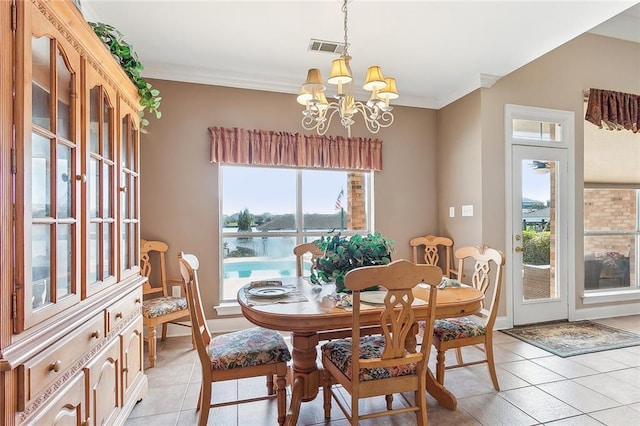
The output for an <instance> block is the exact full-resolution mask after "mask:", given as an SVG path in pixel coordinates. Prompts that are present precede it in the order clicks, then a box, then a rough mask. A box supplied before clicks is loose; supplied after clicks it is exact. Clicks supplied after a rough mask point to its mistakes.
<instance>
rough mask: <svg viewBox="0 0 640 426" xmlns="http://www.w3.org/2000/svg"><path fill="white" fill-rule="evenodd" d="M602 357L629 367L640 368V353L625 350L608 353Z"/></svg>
mask: <svg viewBox="0 0 640 426" xmlns="http://www.w3.org/2000/svg"><path fill="white" fill-rule="evenodd" d="M602 355H603V356H605V357H607V358H609V359H611V360H613V361H616V362H619V363H621V364H625V365H627V366H629V367H640V352H633V351H630V350H627V349H626V348H623V349H614V350H612V351H607V352H604V353H603V354H602Z"/></svg>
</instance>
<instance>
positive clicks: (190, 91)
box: [140, 80, 438, 318]
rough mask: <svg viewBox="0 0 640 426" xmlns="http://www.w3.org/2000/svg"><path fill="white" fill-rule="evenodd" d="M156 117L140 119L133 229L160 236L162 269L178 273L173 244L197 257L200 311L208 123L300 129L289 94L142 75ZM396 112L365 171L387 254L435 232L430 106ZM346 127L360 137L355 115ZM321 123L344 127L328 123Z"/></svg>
mask: <svg viewBox="0 0 640 426" xmlns="http://www.w3.org/2000/svg"><path fill="white" fill-rule="evenodd" d="M150 82H151V83H152V84H153V86H154V87H156V88H157V89H159V90H160V93H161V96H162V108H161V110H162V113H163V115H162V118H161V119H160V120H156V119H155V118H150V119H149V120H150V124H149V126H148V133H147V134H145V135H143V136H142V142H141V145H142V146H141V167H140V168H141V178H140V181H141V184H140V186H141V210H142V213H141V220H142V238H146V239H161V240H164V241H166V242H167V243H168V244H169V254H168V271H169V276H170V277H177V276H178V268H177V260H176V255H177V253H178V252H179V251H180V250H183V251H186V252H193V253H194V254H196V255H197V256H198V257H199V258H200V271H199V279H200V283H201V287H202V293H203V295H202V296H203V304H204V306H205V308H206V313H207V316H208V317H211V318H212V317H214V311H213V309H212V308H211V307H212V306H213V305H215V304H217V303H218V277H219V256H220V253H219V242H218V237H219V235H218V226H219V225H218V224H219V214H218V201H219V199H218V197H219V193H218V167H217V165H215V164H211V163H210V162H209V133H208V131H207V129H208V128H209V127H210V126H223V127H234V126H235V127H242V128H247V129H265V130H281V131H289V132H303V129H302V128H301V125H300V121H299V120H300V118H301V109H300V105H298V104H297V103H296V101H295V96H294V95H287V94H279V93H271V92H262V91H253V90H242V89H232V88H226V87H218V86H207V85H200V84H189V83H179V82H170V81H163V80H151V81H150ZM394 113H395V115H396V121H395V123H394V124H393V126H391V127H390V128H388V129H383V130H381V131H380V133H378V135H377V137H379V138H380V139H381V140H382V141H383V142H384V144H383V170H382V171H380V172H376V173H375V176H374V197H375V206H376V207H375V212H374V217H375V228H376V230H378V231H380V232H381V233H382V234H383V235H385V236H387V237H389V238H392V239H393V240H395V247H396V249H395V252H394V256H393V257H394V258H395V259H399V258H409V257H410V250H409V239H410V238H411V237H413V236H415V235H420V234H426V233H436V232H437V230H438V229H437V227H438V224H437V197H436V194H437V190H436V170H437V167H436V112H435V111H434V110H429V109H421V108H409V107H395V108H394ZM356 121H357V122H358V125H357V126H356V127H355V129H353V136H363V137H370V136H371V134H370V133H368V132H367V131H366V130H363V128H362V124H361V122H362V120H361V118H360V117H357V118H356ZM331 131H334V132H336V133H335V134H339V135H346V131H345V130H344V129H343V128H342V127H341V126H340V125H339V124H338V123H334V124H333V127H332V129H331Z"/></svg>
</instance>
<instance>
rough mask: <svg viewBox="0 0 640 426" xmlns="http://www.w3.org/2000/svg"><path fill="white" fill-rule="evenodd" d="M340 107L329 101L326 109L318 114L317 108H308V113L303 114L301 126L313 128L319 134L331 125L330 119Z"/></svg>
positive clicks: (322, 133) (323, 132) (307, 128)
mask: <svg viewBox="0 0 640 426" xmlns="http://www.w3.org/2000/svg"><path fill="white" fill-rule="evenodd" d="M339 110H340V108H339V106H338V104H337V103H336V102H331V103H329V105H328V107H327V109H326V111H325V112H324V113H323V114H320V113H319V112H318V110H313V109H312V110H310V111H309V114H303V116H302V121H301V123H302V127H303V128H304V129H305V130H315V131H316V133H317V134H318V135H320V136H322V135H324V134H325V133H327V130H329V127H330V126H331V120H332V119H333V116H334V115H335V114H336V113H337V112H339Z"/></svg>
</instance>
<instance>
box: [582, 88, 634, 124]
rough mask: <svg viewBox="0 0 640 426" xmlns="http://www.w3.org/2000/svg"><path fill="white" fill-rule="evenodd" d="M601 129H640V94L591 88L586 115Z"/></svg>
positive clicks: (586, 117)
mask: <svg viewBox="0 0 640 426" xmlns="http://www.w3.org/2000/svg"><path fill="white" fill-rule="evenodd" d="M584 119H585V120H587V121H588V122H590V123H593V124H595V125H596V126H598V127H600V128H601V129H602V128H603V126H606V128H607V129H608V130H622V129H626V130H631V131H632V132H633V133H637V132H638V129H640V96H639V95H632V94H630V93H622V92H613V91H611V90H601V89H590V90H589V101H588V103H587V113H586V115H585V117H584Z"/></svg>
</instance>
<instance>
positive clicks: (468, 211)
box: [462, 204, 473, 216]
mask: <svg viewBox="0 0 640 426" xmlns="http://www.w3.org/2000/svg"><path fill="white" fill-rule="evenodd" d="M462 216H473V204H468V205H466V206H462Z"/></svg>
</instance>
